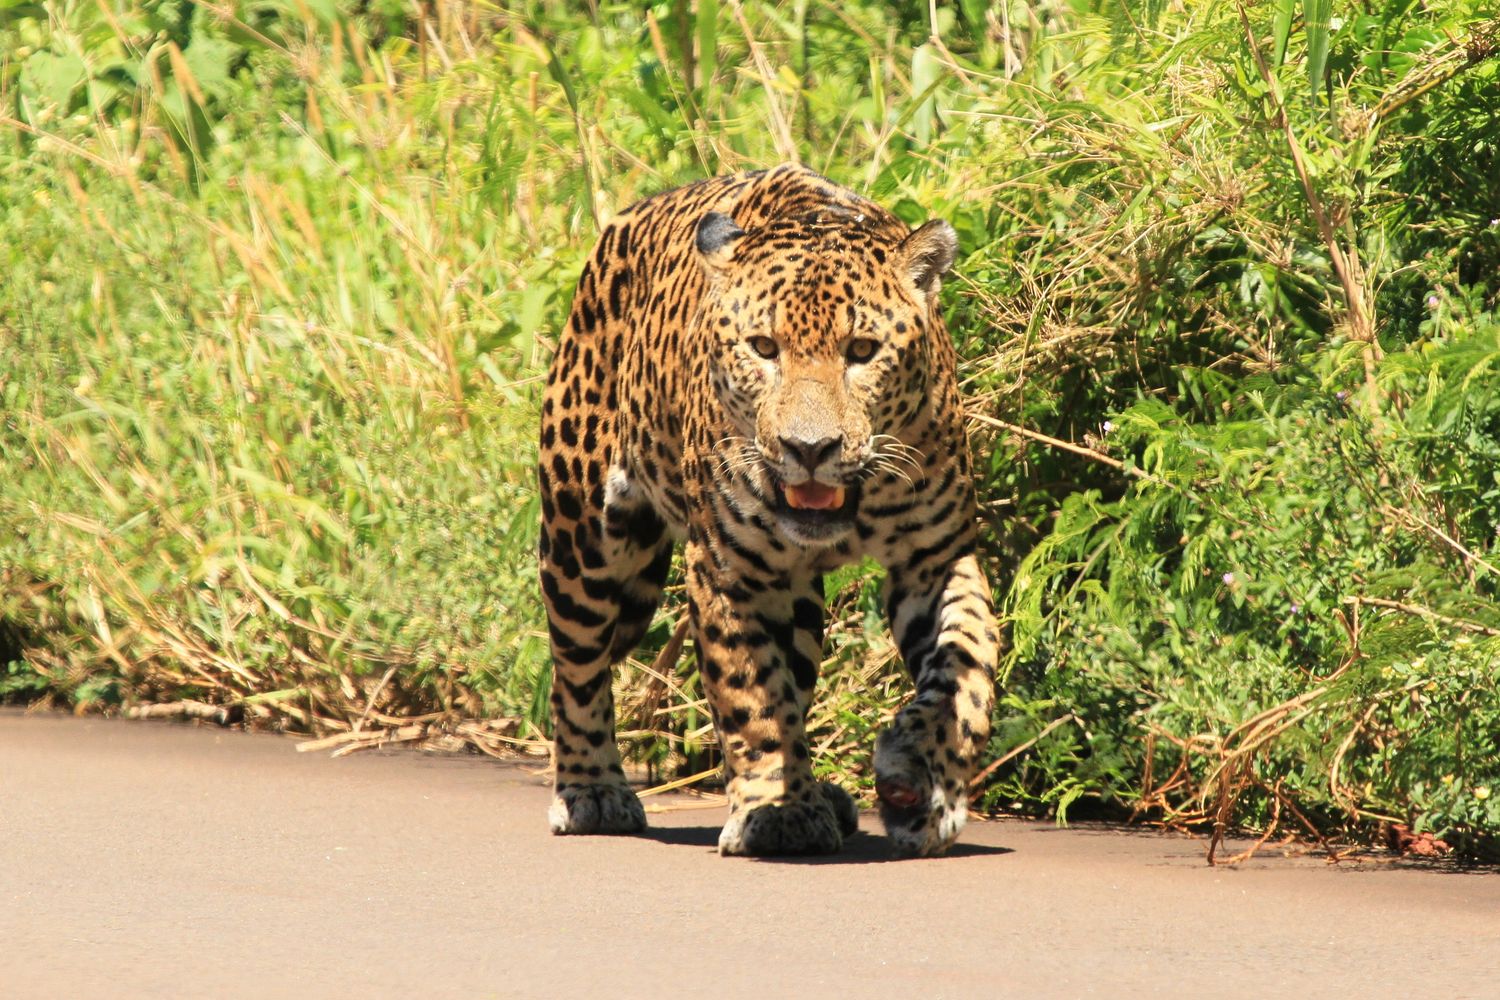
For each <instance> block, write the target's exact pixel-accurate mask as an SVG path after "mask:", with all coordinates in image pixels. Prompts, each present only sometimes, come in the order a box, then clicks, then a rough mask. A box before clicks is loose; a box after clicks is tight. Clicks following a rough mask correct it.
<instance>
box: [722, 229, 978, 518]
mask: <svg viewBox="0 0 1500 1000" xmlns="http://www.w3.org/2000/svg"><path fill="white" fill-rule="evenodd" d="M697 243H698V252H699V255H700V257H701V258H702V261H703V265H704V267H705V268H706V270H707V272H708V275H709V281H708V286H707V289H706V291H705V293H704V297H703V302H702V305H701V307H700V310H699V322H700V323H702V324H704V329H705V331H706V332H707V334H708V335H709V337H711V338H712V340H713V342H714V343H715V345H716V349H715V350H714V351H712V352H711V354H710V357H711V361H710V364H711V365H712V372H711V375H712V380H713V385H714V389H715V391H716V393H717V394H718V398H719V401H720V403H721V404H722V405H723V407H724V411H725V413H726V414H727V416H728V419H729V421H730V423H731V424H732V425H733V426H734V428H735V433H734V435H733V436H732V437H731V439H730V440H727V441H726V442H725V443H724V444H723V447H724V451H725V454H724V463H725V465H726V467H729V468H737V469H740V470H741V471H747V470H748V471H749V472H750V473H753V474H752V475H751V479H752V482H755V483H756V486H757V488H758V489H760V490H761V492H762V498H763V499H764V500H765V502H766V504H767V506H768V507H769V508H770V509H771V511H772V513H773V514H775V515H776V517H777V518H778V520H779V521H780V522H781V524H782V526H783V527H784V529H785V530H786V533H787V534H788V535H789V536H790V537H792V538H793V539H795V540H797V541H800V542H802V543H805V544H828V543H830V542H832V541H836V540H837V539H838V538H840V537H842V536H843V535H844V534H846V533H847V532H848V531H849V530H851V529H852V528H853V525H854V518H855V515H856V513H857V511H858V506H859V500H860V483H861V481H862V480H863V479H864V478H865V477H866V476H867V475H868V474H869V473H870V472H871V471H873V470H877V469H880V468H882V467H885V468H893V469H894V468H898V467H899V466H900V465H901V464H902V463H904V462H909V461H911V456H910V455H909V454H907V450H906V447H905V446H904V445H903V444H902V442H901V438H900V435H901V431H902V430H903V429H905V428H906V427H907V426H908V425H909V424H910V423H911V422H912V421H913V420H914V419H915V418H916V417H917V416H918V415H919V414H920V413H921V412H922V410H923V408H924V406H925V405H926V403H927V398H928V390H929V375H930V371H931V352H932V345H933V337H934V335H943V334H942V330H941V321H940V319H939V316H938V309H937V292H938V286H939V283H940V280H941V278H942V276H943V275H944V274H945V273H946V272H947V270H948V268H949V267H950V266H952V264H953V258H954V254H955V253H956V251H957V240H956V237H955V235H954V232H953V227H952V226H950V225H948V223H946V222H944V221H942V220H940V219H938V220H933V221H931V222H928V223H926V224H925V225H923V226H921V227H920V228H918V229H916V230H913V231H910V232H906V231H905V227H903V226H900V225H899V224H898V223H894V222H889V221H884V220H882V221H880V222H878V223H870V222H867V221H866V220H865V218H864V217H863V216H860V215H857V214H855V213H854V212H851V211H848V210H842V209H832V208H830V209H826V210H823V211H820V212H817V213H814V214H811V215H807V216H802V217H796V218H786V219H775V220H772V221H771V222H769V223H767V224H766V225H764V226H761V227H759V228H755V229H752V230H750V231H749V232H746V231H744V230H742V229H741V228H740V227H739V226H738V225H737V224H736V223H735V221H734V220H733V219H732V218H730V217H729V216H727V215H724V214H722V213H719V212H710V213H709V214H708V215H707V216H705V217H704V218H703V220H702V222H701V223H700V224H699V225H698V231H697ZM911 471H915V470H908V472H911ZM757 480H759V481H757Z"/></svg>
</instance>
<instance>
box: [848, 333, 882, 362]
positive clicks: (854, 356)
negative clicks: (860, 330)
mask: <svg viewBox="0 0 1500 1000" xmlns="http://www.w3.org/2000/svg"><path fill="white" fill-rule="evenodd" d="M878 350H880V341H878V340H871V339H870V338H869V337H856V338H854V339H853V340H851V341H849V346H848V347H847V348H845V349H844V356H845V357H846V358H848V359H849V360H850V361H853V362H854V363H855V364H863V363H864V362H866V361H869V360H870V359H871V358H873V357H874V356H875V352H876V351H878Z"/></svg>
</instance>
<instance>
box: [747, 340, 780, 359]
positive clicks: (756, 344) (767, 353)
mask: <svg viewBox="0 0 1500 1000" xmlns="http://www.w3.org/2000/svg"><path fill="white" fill-rule="evenodd" d="M750 350H752V351H754V352H755V353H756V354H759V355H760V356H761V357H763V358H765V359H766V360H767V361H770V360H771V359H772V358H774V357H776V355H777V353H779V350H778V348H777V347H776V341H774V340H772V339H771V338H770V337H751V338H750Z"/></svg>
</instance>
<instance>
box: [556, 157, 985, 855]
mask: <svg viewBox="0 0 1500 1000" xmlns="http://www.w3.org/2000/svg"><path fill="white" fill-rule="evenodd" d="M954 252H955V238H954V234H953V230H952V228H951V227H949V226H948V224H947V223H945V222H941V221H933V222H929V223H927V224H926V225H924V226H922V227H920V228H918V229H916V230H909V229H908V227H907V226H905V225H904V224H902V223H901V222H900V221H899V220H898V219H896V218H895V217H894V216H893V215H891V214H890V213H889V212H887V211H885V210H884V209H882V208H881V207H879V206H878V205H876V204H874V203H872V202H870V201H868V200H866V199H864V198H862V197H860V196H858V195H856V194H854V193H852V192H850V191H847V190H844V189H842V188H839V187H837V186H835V185H833V184H832V183H830V182H828V181H826V180H824V179H823V178H822V177H819V176H818V175H817V174H814V173H812V172H811V171H808V170H806V169H803V168H801V167H796V166H783V167H779V168H777V169H775V170H771V171H766V172H755V173H747V174H739V175H735V176H728V177H719V178H715V179H711V180H706V181H702V182H700V183H697V184H691V185H688V186H687V187H682V188H678V189H676V190H674V191H668V192H666V193H664V194H659V195H656V196H655V197H652V198H647V199H646V200H644V201H642V202H639V203H638V204H636V205H634V206H632V207H630V208H628V209H626V210H625V211H623V212H622V213H620V214H619V215H618V216H616V217H615V218H614V219H613V220H611V221H610V223H609V224H608V225H607V226H605V228H604V231H603V233H602V234H601V235H600V238H599V243H598V246H597V247H596V248H595V249H594V252H593V255H592V256H591V258H590V259H589V262H588V265H587V266H586V267H585V269H584V271H583V274H582V276H581V278H580V279H579V282H578V289H577V294H576V296H575V298H574V301H573V308H572V312H571V314H570V316H569V318H568V324H567V327H566V328H565V329H564V331H563V333H562V336H561V338H560V341H559V344H558V349H557V355H556V357H555V358H554V360H553V363H552V369H551V372H550V374H549V377H548V384H547V389H546V393H545V396H544V398H543V403H542V430H541V460H540V464H539V468H538V477H539V480H540V486H541V499H542V532H541V545H540V555H541V583H542V592H543V595H544V597H545V601H546V605H547V614H548V622H549V626H550V630H551V638H552V653H553V662H554V681H553V690H552V709H553V713H554V718H555V723H556V739H555V748H554V759H555V767H556V795H555V798H554V800H553V803H552V809H551V814H550V819H551V824H552V829H553V831H554V832H556V833H628V832H633V831H636V830H640V829H642V828H643V827H644V826H645V823H646V820H645V814H644V812H643V811H642V809H641V805H640V802H639V801H638V800H637V798H636V796H635V794H634V792H632V791H631V790H630V787H629V785H628V784H627V783H626V780H625V775H624V773H623V771H622V769H621V766H620V755H619V750H618V747H617V746H616V742H615V731H614V704H613V700H612V695H611V691H610V680H611V668H612V666H613V664H615V663H616V662H618V661H619V660H620V659H622V658H623V657H624V656H625V655H627V654H628V653H629V652H630V651H631V650H632V649H633V648H634V647H635V646H636V644H637V643H638V642H639V641H640V639H641V637H642V635H643V634H644V633H645V631H646V628H647V626H648V625H649V623H650V621H651V618H652V615H653V614H654V613H655V611H656V608H657V605H658V603H659V601H660V599H661V593H662V585H663V583H664V582H665V580H666V577H667V570H668V567H669V565H670V562H671V558H672V550H673V544H674V541H682V542H685V550H684V565H685V569H686V576H687V601H688V613H689V615H690V617H691V621H692V628H693V636H694V640H695V643H696V649H697V656H698V664H699V669H700V671H701V676H702V678H703V684H704V688H705V691H706V693H707V696H708V701H709V705H710V708H711V709H712V715H713V719H714V723H715V725H716V726H717V728H718V733H719V739H720V742H721V745H722V747H723V752H724V760H725V776H726V782H727V789H728V796H729V803H730V816H729V821H728V823H727V824H726V825H725V827H724V829H723V832H722V834H721V835H720V838H719V848H720V850H721V852H723V853H725V854H750V855H765V854H807V853H825V852H831V851H835V850H837V849H838V848H839V847H840V846H841V844H842V842H843V838H844V837H846V836H848V835H849V834H850V833H852V832H853V829H854V820H855V810H854V807H853V803H852V802H851V801H850V799H849V797H848V795H847V794H845V793H843V792H842V791H841V790H839V789H837V788H835V787H833V786H831V785H827V784H820V783H819V782H817V781H815V780H814V778H813V775H812V770H811V760H810V754H809V750H808V742H807V736H806V732H805V724H806V718H807V709H808V703H809V700H810V699H811V697H812V693H813V687H814V684H815V682H816V680H817V672H818V664H819V662H820V661H821V659H822V643H823V626H824V620H825V612H824V607H823V583H822V574H823V573H825V572H827V571H829V570H831V569H833V568H835V567H837V566H840V565H843V564H845V563H848V562H850V561H851V560H855V559H859V558H861V557H863V556H871V557H873V558H875V559H876V560H878V561H879V562H881V563H882V564H883V565H884V566H885V567H886V568H887V571H888V612H889V615H890V620H891V626H892V630H893V632H894V634H895V637H896V641H897V643H898V645H899V647H900V650H901V654H902V656H903V658H904V659H905V662H906V665H907V668H908V669H909V671H910V672H911V674H912V677H913V680H914V683H915V694H914V696H913V697H912V699H911V701H910V702H909V703H908V704H907V705H906V706H905V707H904V708H902V710H901V711H900V713H899V714H898V715H897V716H896V719H895V720H894V722H893V723H892V725H891V727H890V728H889V729H888V730H887V731H885V732H884V733H882V734H881V736H880V738H879V740H878V741H877V743H876V748H875V773H876V790H877V794H878V795H879V797H880V800H881V815H882V818H883V820H884V822H885V827H886V831H887V834H888V835H889V837H890V839H891V840H892V841H893V843H894V845H895V846H896V848H897V849H898V850H899V851H900V852H902V853H907V854H933V853H937V852H941V851H943V850H944V849H946V848H947V847H948V846H949V845H950V844H951V843H952V842H953V840H954V838H955V837H957V836H958V833H959V830H960V829H961V828H962V827H963V824H964V819H965V804H966V787H967V781H968V779H969V777H970V775H971V774H972V773H973V771H974V767H975V765H976V763H977V760H978V757H979V755H980V753H981V752H982V751H983V749H984V747H985V744H986V742H987V740H988V738H989V730H990V723H989V720H990V708H991V703H992V700H993V670H994V664H995V660H996V655H997V639H996V626H995V620H994V612H993V610H992V607H991V603H990V591H989V586H988V585H987V584H986V582H985V579H984V576H983V574H982V573H981V571H980V568H979V564H978V562H977V560H976V557H975V502H974V488H973V484H972V480H971V476H970V470H969V453H968V445H967V441H966V439H965V436H964V429H963V422H962V418H961V406H960V400H959V393H958V384H957V379H956V377H955V359H954V352H953V348H952V345H951V343H950V342H949V339H948V336H947V333H946V331H945V330H944V328H943V323H942V320H941V318H940V314H939V311H938V305H937V297H938V295H937V293H938V287H939V283H940V279H941V277H942V275H943V274H944V273H945V272H946V271H947V270H948V268H949V266H950V265H951V263H952V261H953V256H954ZM835 501H838V502H837V504H836V505H835Z"/></svg>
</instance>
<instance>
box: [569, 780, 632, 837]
mask: <svg viewBox="0 0 1500 1000" xmlns="http://www.w3.org/2000/svg"><path fill="white" fill-rule="evenodd" d="M547 820H548V822H549V823H551V825H552V832H553V833H559V834H563V833H639V832H640V831H642V830H644V829H646V810H644V809H642V808H641V800H640V799H638V798H636V794H635V792H633V791H631V790H630V789H629V788H628V787H627V786H625V785H569V786H566V787H563V788H559V789H558V790H557V795H556V797H555V798H553V800H552V808H551V809H550V810H548V812H547Z"/></svg>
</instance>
